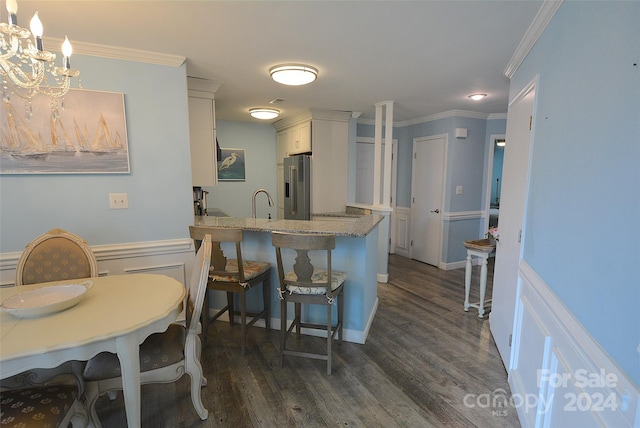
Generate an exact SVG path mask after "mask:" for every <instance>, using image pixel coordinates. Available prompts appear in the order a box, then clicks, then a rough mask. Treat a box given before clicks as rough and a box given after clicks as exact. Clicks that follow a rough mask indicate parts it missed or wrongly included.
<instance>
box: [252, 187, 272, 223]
mask: <svg viewBox="0 0 640 428" xmlns="http://www.w3.org/2000/svg"><path fill="white" fill-rule="evenodd" d="M258 193H264V194H265V195H267V199H268V200H269V206H270V207H272V206H273V199H271V195H270V194H269V192H267V191H266V190H265V189H258V190H256V191H255V192H253V198H252V199H251V216H252V217H253V218H256V196H258Z"/></svg>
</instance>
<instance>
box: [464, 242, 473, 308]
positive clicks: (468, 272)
mask: <svg viewBox="0 0 640 428" xmlns="http://www.w3.org/2000/svg"><path fill="white" fill-rule="evenodd" d="M470 289H471V254H470V253H469V252H468V251H467V267H466V268H465V270H464V310H465V311H467V312H469V291H470Z"/></svg>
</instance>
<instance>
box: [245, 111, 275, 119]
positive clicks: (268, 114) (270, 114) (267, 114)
mask: <svg viewBox="0 0 640 428" xmlns="http://www.w3.org/2000/svg"><path fill="white" fill-rule="evenodd" d="M249 114H250V115H251V116H252V117H255V118H256V119H262V120H269V119H275V118H276V117H278V116H279V115H280V111H279V110H276V109H274V108H252V109H250V110H249Z"/></svg>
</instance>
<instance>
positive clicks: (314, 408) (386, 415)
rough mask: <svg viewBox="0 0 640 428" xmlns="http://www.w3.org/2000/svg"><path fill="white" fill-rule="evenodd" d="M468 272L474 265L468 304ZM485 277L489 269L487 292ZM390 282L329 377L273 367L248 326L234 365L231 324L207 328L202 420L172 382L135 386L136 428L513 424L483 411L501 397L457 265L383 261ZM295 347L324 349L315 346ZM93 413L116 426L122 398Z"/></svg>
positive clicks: (321, 369) (502, 412)
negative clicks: (138, 398)
mask: <svg viewBox="0 0 640 428" xmlns="http://www.w3.org/2000/svg"><path fill="white" fill-rule="evenodd" d="M490 260H491V261H492V260H493V259H490ZM479 271H480V268H479V267H474V268H473V275H474V276H473V281H474V282H473V284H472V299H471V300H472V301H474V300H475V301H477V300H478V283H479V278H478V276H479ZM492 272H493V265H492V264H490V266H489V279H488V290H487V296H491V283H492ZM389 278H390V281H389V283H388V284H378V296H379V306H378V312H377V314H376V317H375V320H374V322H373V325H372V327H371V331H370V333H369V337H368V339H367V343H366V344H364V345H358V344H354V343H348V342H344V343H343V344H341V345H338V344H336V345H335V346H334V355H333V363H334V366H333V374H332V375H331V376H327V375H326V371H325V363H324V362H323V361H319V360H310V359H302V358H294V357H288V358H286V359H285V366H284V368H282V369H280V368H279V367H278V352H277V344H278V337H279V336H278V334H279V331H278V330H272V331H271V333H267V332H266V331H265V330H264V329H262V328H255V327H254V328H250V335H249V345H248V349H247V355H246V356H245V357H241V356H240V346H239V344H240V340H239V337H240V334H239V333H240V329H239V327H238V326H237V325H236V326H235V327H233V328H231V327H230V326H229V324H228V323H225V322H215V323H213V324H211V327H210V329H209V347H208V348H207V349H205V350H204V351H203V354H202V365H203V368H204V373H205V376H206V377H207V379H208V385H207V386H206V387H204V388H203V389H202V397H203V401H204V403H205V406H206V407H207V409H208V410H209V419H208V420H206V421H201V420H200V419H199V418H198V416H197V414H196V412H195V411H194V409H193V407H192V405H191V398H190V393H189V381H188V376H183V377H182V379H180V380H179V381H178V382H176V383H174V384H164V385H145V386H143V387H142V401H143V404H142V417H143V426H144V427H153V428H157V427H328V426H343V427H347V426H348V427H431V426H433V427H474V426H476V427H519V426H520V424H519V421H518V418H517V415H516V412H515V409H513V408H512V407H507V408H500V407H493V406H492V404H494V403H493V401H494V399H495V397H496V396H500V395H502V396H506V397H508V396H510V389H509V386H508V384H507V375H506V372H505V369H504V367H503V365H502V361H501V359H500V357H499V355H498V351H497V349H496V346H495V344H494V342H493V338H492V337H491V334H490V332H489V323H488V320H487V319H486V316H485V319H484V320H482V319H479V318H478V316H477V310H475V309H473V308H472V309H471V310H470V311H469V312H464V311H463V309H462V306H463V301H464V269H456V270H451V271H442V270H439V269H437V268H435V267H432V266H429V265H426V264H423V263H420V262H417V261H414V260H409V259H406V258H403V257H399V256H394V255H392V256H390V259H389ZM347 284H348V283H347ZM302 340H303V341H305V342H308V344H309V345H310V346H315V347H317V348H318V349H320V348H322V347H323V346H324V341H323V339H320V338H315V337H304V338H303V339H302ZM498 401H500V400H498ZM98 413H99V415H100V417H101V420H102V423H103V426H104V427H106V428H111V427H123V426H126V422H125V416H124V406H123V402H122V395H121V394H119V395H118V398H116V399H115V400H114V401H110V400H109V398H108V397H106V396H103V397H101V398H100V400H99V401H98Z"/></svg>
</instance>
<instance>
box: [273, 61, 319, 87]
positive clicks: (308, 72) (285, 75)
mask: <svg viewBox="0 0 640 428" xmlns="http://www.w3.org/2000/svg"><path fill="white" fill-rule="evenodd" d="M269 74H270V75H271V78H272V79H273V80H275V81H276V82H278V83H282V84H283V85H291V86H299V85H306V84H307V83H311V82H313V81H314V80H316V78H317V77H318V69H316V68H315V67H311V66H310V65H304V64H281V65H276V66H275V67H271V69H269Z"/></svg>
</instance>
